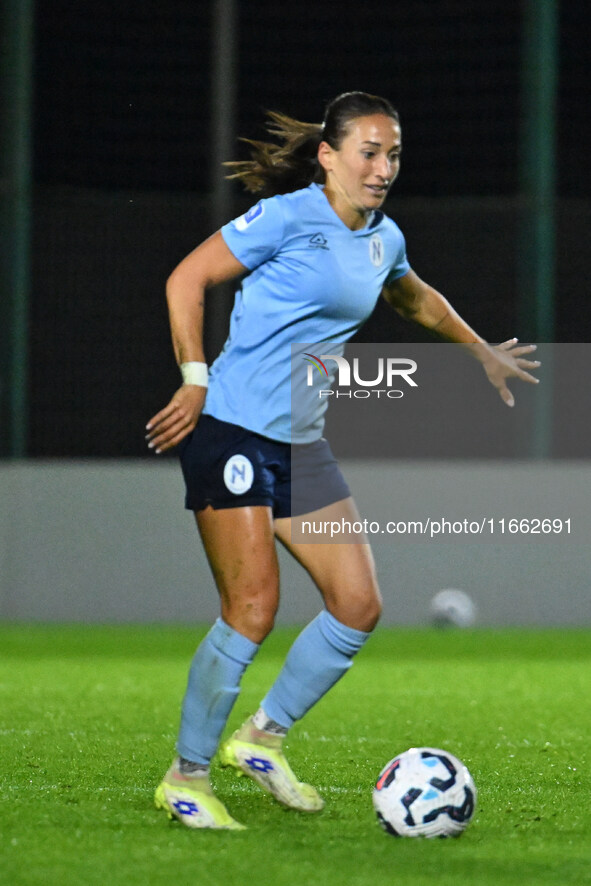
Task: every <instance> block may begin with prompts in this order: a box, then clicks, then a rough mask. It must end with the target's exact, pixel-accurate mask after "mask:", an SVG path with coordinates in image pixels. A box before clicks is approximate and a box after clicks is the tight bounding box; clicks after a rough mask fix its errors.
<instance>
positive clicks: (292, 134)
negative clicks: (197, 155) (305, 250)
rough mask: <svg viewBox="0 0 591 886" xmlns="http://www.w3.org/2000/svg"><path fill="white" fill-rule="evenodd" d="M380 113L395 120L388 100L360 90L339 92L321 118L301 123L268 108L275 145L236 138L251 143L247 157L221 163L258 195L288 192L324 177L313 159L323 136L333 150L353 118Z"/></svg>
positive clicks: (319, 166)
mask: <svg viewBox="0 0 591 886" xmlns="http://www.w3.org/2000/svg"><path fill="white" fill-rule="evenodd" d="M371 114H385V115H386V116H388V117H392V118H393V119H394V120H398V114H397V113H396V111H395V110H394V108H393V107H392V105H391V104H390V102H389V101H387V100H386V99H384V98H380V97H379V96H376V95H369V94H368V93H366V92H345V93H343V94H342V95H339V96H338V97H337V98H335V99H333V101H331V102H330V103H329V104H328V105H327V108H326V112H325V115H324V122H323V123H302V122H301V121H300V120H294V119H293V118H292V117H288V116H287V115H286V114H281V113H279V112H277V111H268V112H267V117H268V118H269V122H268V124H267V132H268V133H269V134H270V135H272V136H274V137H275V138H276V139H277V140H278V142H279V144H276V143H273V142H264V141H253V140H252V139H242V141H244V142H246V144H248V145H250V148H251V153H250V156H251V159H250V160H236V161H231V162H229V163H225V164H224V165H225V166H228V167H230V168H231V169H232V170H233V172H231V174H230V175H229V176H228V178H230V179H236V180H237V181H240V182H241V183H242V184H243V185H244V187H245V188H246V190H247V191H251V192H252V193H254V194H259V195H260V196H262V197H272V196H274V195H275V194H288V193H290V192H291V191H296V190H298V188H305V187H307V186H308V185H309V184H311V183H312V182H318V183H319V184H321V183H322V182H324V170H323V169H322V167H321V165H320V163H319V162H318V146H319V145H320V142H321V141H326V142H328V144H329V145H330V146H331V147H332V148H335V149H338V148H339V147H340V145H341V142H342V140H343V138H344V137H345V136H346V135H347V133H348V125H349V123H350V121H351V120H353V119H355V118H356V117H367V116H369V115H371Z"/></svg>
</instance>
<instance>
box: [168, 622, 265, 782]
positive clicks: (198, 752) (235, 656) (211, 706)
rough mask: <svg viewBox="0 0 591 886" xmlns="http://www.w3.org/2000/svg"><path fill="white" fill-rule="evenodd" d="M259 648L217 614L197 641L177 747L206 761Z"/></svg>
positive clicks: (188, 756)
mask: <svg viewBox="0 0 591 886" xmlns="http://www.w3.org/2000/svg"><path fill="white" fill-rule="evenodd" d="M258 649H259V645H258V643H253V642H252V640H249V639H248V637H244V636H243V635H242V634H239V633H238V631H235V630H234V629H233V628H231V627H230V626H229V625H227V624H226V623H225V622H224V621H222V619H221V618H218V620H217V621H216V622H215V624H214V625H213V627H212V628H211V630H210V631H209V633H208V634H207V636H206V637H204V639H203V640H202V642H201V643H200V644H199V647H198V649H197V652H196V653H195V655H194V657H193V661H192V663H191V669H190V671H189V681H188V684H187V691H186V693H185V697H184V699H183V707H182V711H181V726H180V730H179V737H178V741H177V745H176V747H177V751H178V752H179V754H180V755H181V757H184V758H185V759H186V760H191V761H192V762H194V763H203V764H206V763H209V761H210V760H211V758H212V757H213V755H214V754H215V752H216V750H217V746H218V743H219V740H220V735H221V734H222V731H223V729H224V726H225V725H226V720H227V719H228V717H229V715H230V711H231V710H232V707H233V706H234V702H235V701H236V698H237V697H238V693H239V691H240V688H239V687H240V680H241V679H242V674H243V673H244V671H245V670H246V668H247V667H248V665H249V664H250V663H251V661H252V660H253V658H254V657H255V655H256V653H257V651H258Z"/></svg>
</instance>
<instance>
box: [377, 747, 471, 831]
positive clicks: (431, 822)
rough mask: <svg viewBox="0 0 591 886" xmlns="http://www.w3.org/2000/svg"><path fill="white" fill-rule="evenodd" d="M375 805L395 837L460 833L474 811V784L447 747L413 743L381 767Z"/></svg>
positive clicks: (381, 820) (387, 829)
mask: <svg viewBox="0 0 591 886" xmlns="http://www.w3.org/2000/svg"><path fill="white" fill-rule="evenodd" d="M373 805H374V809H375V811H376V814H377V816H378V821H379V823H380V824H381V826H382V827H383V829H384V830H385V831H386V832H387V833H388V834H392V835H393V836H395V837H457V836H459V834H461V833H462V831H463V830H464V829H465V828H466V827H467V826H468V824H469V822H470V820H471V818H472V816H473V815H474V807H475V805H476V787H475V785H474V781H473V780H472V776H471V775H470V773H469V772H468V770H467V769H466V767H465V766H464V764H463V763H461V762H460V760H458V759H457V757H454V756H453V754H450V753H448V751H441V750H439V749H437V748H410V750H408V751H405V752H404V753H403V754H399V755H398V756H397V757H394V759H393V760H390V762H389V763H387V764H386V766H384V768H383V769H382V771H381V772H380V775H379V778H378V780H377V782H376V786H375V788H374V791H373Z"/></svg>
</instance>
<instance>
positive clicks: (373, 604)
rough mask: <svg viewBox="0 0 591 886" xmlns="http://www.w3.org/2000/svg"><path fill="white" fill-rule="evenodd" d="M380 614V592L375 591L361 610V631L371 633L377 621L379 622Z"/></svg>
mask: <svg viewBox="0 0 591 886" xmlns="http://www.w3.org/2000/svg"><path fill="white" fill-rule="evenodd" d="M381 614H382V597H381V595H380V592H379V591H378V590H377V589H376V592H375V593H372V594H371V596H370V597H369V598H368V600H367V603H366V606H365V608H364V610H363V621H364V627H363V628H361V630H364V631H373V629H374V628H375V626H376V625H377V623H378V621H379V620H380V616H381Z"/></svg>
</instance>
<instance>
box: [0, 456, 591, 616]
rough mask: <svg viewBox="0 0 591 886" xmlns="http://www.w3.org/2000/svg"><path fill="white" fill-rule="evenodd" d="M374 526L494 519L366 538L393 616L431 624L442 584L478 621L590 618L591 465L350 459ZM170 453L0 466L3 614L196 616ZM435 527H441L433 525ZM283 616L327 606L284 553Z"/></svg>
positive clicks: (206, 586)
mask: <svg viewBox="0 0 591 886" xmlns="http://www.w3.org/2000/svg"><path fill="white" fill-rule="evenodd" d="M343 470H344V473H345V475H346V476H347V479H348V480H349V482H350V485H351V488H352V490H353V492H354V495H355V497H356V500H357V502H358V505H359V509H360V512H361V514H362V516H365V517H367V519H368V520H372V521H376V522H377V521H380V526H383V525H385V523H386V521H388V520H395V521H398V522H399V523H400V525H401V527H402V521H409V520H416V519H421V520H425V519H426V518H427V517H429V518H431V521H436V520H438V519H441V518H446V519H449V520H450V521H451V520H462V519H463V518H468V519H469V520H474V521H476V520H478V521H480V522H482V520H491V519H492V520H493V527H494V529H495V532H494V533H493V535H492V536H491V534H490V530H489V529H488V527H489V525H490V524H488V523H487V524H485V528H486V532H485V534H484V535H466V534H464V533H462V534H454V535H437V536H436V537H434V538H429V537H426V536H422V537H418V536H416V535H415V536H411V535H408V534H407V535H401V534H395V535H388V534H382V533H380V534H378V535H375V536H373V537H372V544H373V548H374V554H375V557H376V562H377V567H378V572H379V575H380V581H381V587H382V590H383V595H384V599H385V614H384V620H385V622H386V623H398V624H421V623H425V622H426V621H427V620H428V607H429V601H430V599H431V597H432V596H433V595H434V594H435V593H436V591H438V590H439V589H441V588H444V587H457V588H461V589H463V590H465V591H467V592H468V593H470V595H471V596H472V598H473V599H474V601H475V603H476V605H477V607H478V611H479V624H482V625H511V624H524V625H528V624H529V625H575V624H576V625H586V624H589V623H590V622H591V594H590V593H589V576H590V575H591V544H589V542H590V541H591V533H590V531H589V529H590V526H591V518H590V512H591V494H590V493H591V466H590V465H589V464H588V463H585V462H565V463H559V462H554V463H550V462H541V463H530V464H525V463H521V462H471V461H468V462H438V463H433V462H381V461H374V462H348V463H343ZM182 499H183V488H182V480H181V476H180V472H179V470H178V467H177V465H176V463H175V462H174V460H170V461H168V460H166V461H162V462H156V461H155V460H154V461H147V460H146V461H123V462H113V461H105V462H97V461H88V462H64V461H60V462H26V463H4V464H2V465H0V618H1V619H3V620H15V621H16V620H38V621H58V622H59V621H67V622H76V621H87V622H96V623H99V622H154V621H156V622H158V621H170V622H195V621H210V620H212V619H213V618H214V617H215V616H216V614H217V598H216V592H215V588H214V585H213V581H212V578H211V576H210V573H209V569H208V566H207V563H206V560H205V557H204V555H203V552H202V550H201V547H200V544H199V541H198V537H197V533H196V530H195V527H194V521H193V517H192V515H191V514H190V513H189V512H187V511H185V510H184V509H183V506H182ZM503 517H504V518H505V519H506V520H508V519H509V518H512V517H560V518H562V519H564V520H566V519H567V518H570V519H571V533H570V534H566V532H565V531H564V530H563V532H562V533H560V534H554V533H553V534H550V535H543V534H540V535H539V536H535V537H534V536H531V535H530V536H526V535H522V534H517V535H510V534H508V533H507V532H506V533H505V534H502V533H501V532H500V522H499V521H500V520H501V519H502V518H503ZM431 525H433V522H432V523H431ZM280 558H281V564H282V577H283V578H282V604H281V612H280V621H281V622H283V623H297V622H303V621H305V620H307V619H309V618H310V617H312V616H313V615H314V614H315V613H316V612H317V611H318V608H319V601H318V595H317V592H316V590H315V589H314V587H313V586H312V584H311V582H310V581H309V579H308V578H307V576H306V574H305V573H304V572H303V571H302V570H301V568H300V567H298V566H297V565H296V564H295V563H294V562H293V561H292V560H291V558H289V556H288V555H286V554H285V553H284V552H283V551H281V552H280Z"/></svg>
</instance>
